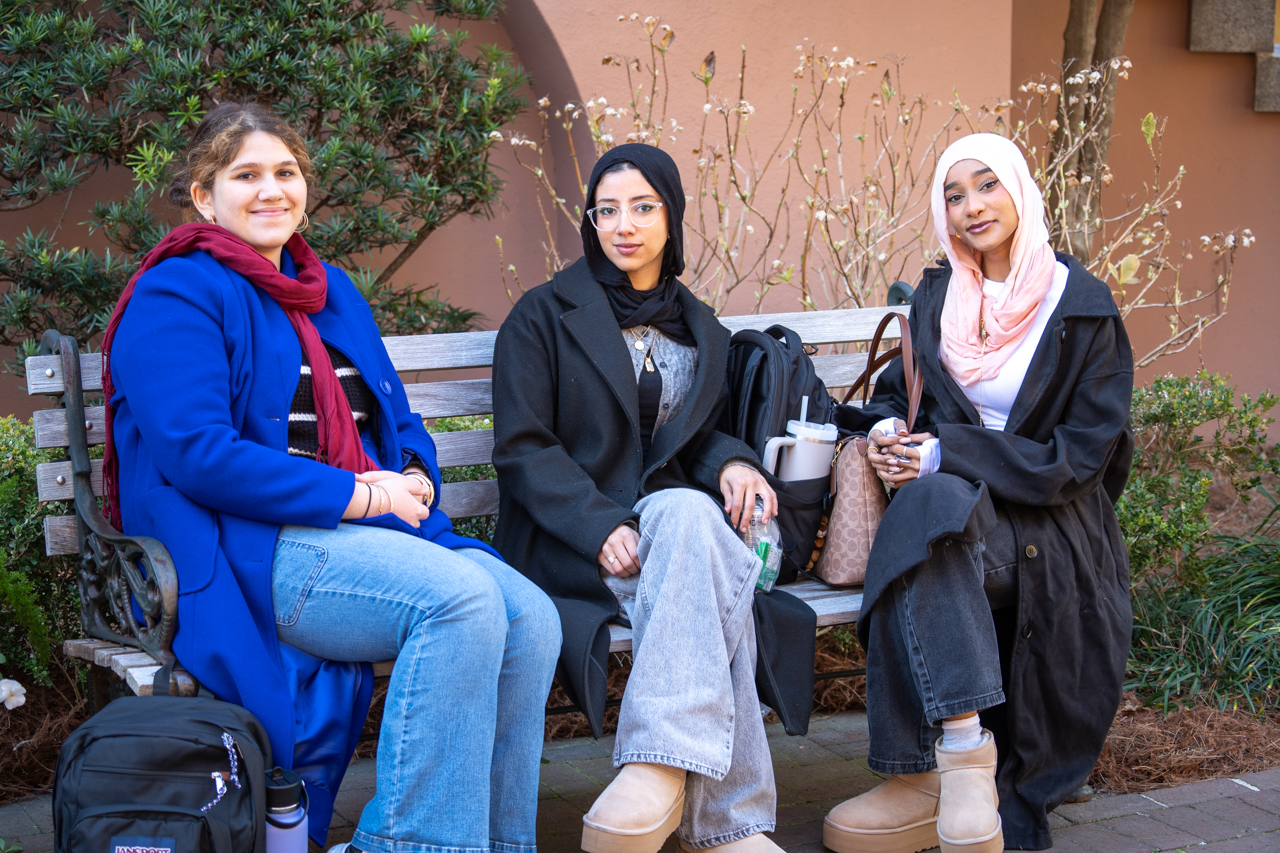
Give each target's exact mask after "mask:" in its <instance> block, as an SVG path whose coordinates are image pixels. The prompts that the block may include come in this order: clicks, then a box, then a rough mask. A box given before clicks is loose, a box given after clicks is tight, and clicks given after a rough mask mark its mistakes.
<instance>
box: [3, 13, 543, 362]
mask: <svg viewBox="0 0 1280 853" xmlns="http://www.w3.org/2000/svg"><path fill="white" fill-rule="evenodd" d="M499 6H500V3H499V2H498V0H438V2H435V3H410V2H408V0H355V2H340V0H317V2H301V0H283V2H279V3H259V2H255V0H202V2H199V3H191V2H188V0H102V2H100V3H96V4H84V3H82V2H79V0H41V1H40V2H32V0H0V116H3V119H4V120H3V121H0V213H3V212H15V211H20V210H24V209H27V208H31V207H34V206H35V205H40V204H43V205H45V206H46V207H48V206H56V207H58V208H66V209H67V210H70V211H71V214H70V215H71V217H72V221H71V222H60V223H59V228H60V229H62V230H60V231H59V230H58V229H54V232H56V234H57V236H56V237H55V236H54V232H43V231H42V232H39V233H32V232H28V233H26V234H25V235H23V236H21V237H20V238H18V239H16V240H12V241H8V242H0V287H3V288H4V290H5V293H4V298H3V300H0V343H3V344H8V345H12V346H17V347H19V348H20V350H21V351H22V352H21V353H20V354H31V351H32V350H33V348H34V346H35V342H36V341H37V340H38V339H39V337H40V335H41V334H42V333H43V332H44V330H45V329H47V328H57V329H59V330H60V331H61V332H63V333H64V334H70V335H74V336H76V337H77V338H78V339H79V340H80V341H82V342H87V341H89V340H90V339H91V338H92V337H93V336H94V335H95V334H96V333H98V332H100V331H101V330H102V329H103V327H104V325H105V322H106V319H107V317H108V316H109V313H110V309H111V307H112V306H113V305H114V303H115V301H116V298H117V296H118V295H119V293H120V290H121V289H122V288H123V286H124V283H125V282H126V281H127V280H128V278H129V276H130V275H131V274H132V273H133V271H134V269H136V266H137V264H138V263H139V262H140V260H141V257H142V255H143V254H144V253H145V252H146V251H147V250H148V249H149V248H150V247H151V246H153V245H155V243H156V242H158V241H159V239H160V238H161V237H162V236H163V234H164V233H165V231H166V230H167V229H168V227H169V225H170V224H171V223H170V222H169V221H166V220H165V219H164V218H162V216H158V215H157V211H159V212H161V213H163V212H164V211H165V210H166V207H165V206H164V205H161V204H157V203H156V202H157V199H158V197H159V196H160V195H162V194H163V191H164V190H165V189H166V188H167V181H168V178H169V175H170V174H171V166H172V164H173V163H174V162H175V159H176V158H177V157H178V156H179V154H180V152H181V151H182V149H183V147H184V145H185V140H186V137H187V134H188V133H189V132H190V130H191V129H192V128H193V127H194V125H195V124H196V123H197V122H198V121H199V120H200V118H201V116H203V115H204V113H205V112H207V111H208V109H209V108H210V107H211V106H212V105H214V104H216V103H220V102H224V101H228V100H241V101H243V100H260V101H263V102H266V103H269V104H271V105H273V106H274V107H275V108H276V109H278V110H280V111H281V112H282V113H283V114H284V115H285V116H286V117H287V118H288V120H289V121H290V122H292V123H293V124H294V125H295V126H297V127H298V128H300V130H301V132H302V134H303V136H304V137H305V138H306V140H307V142H308V144H309V146H310V149H311V152H312V155H313V157H314V160H315V182H314V189H313V191H312V194H311V197H310V198H309V199H308V205H307V211H308V214H309V215H310V218H311V228H310V230H309V231H308V233H307V237H308V240H309V241H310V242H311V244H312V245H313V246H314V247H315V249H316V251H317V252H318V253H319V255H320V256H321V257H322V258H325V259H326V260H328V261H331V262H333V263H336V264H338V265H340V266H342V267H344V268H346V269H347V270H348V271H349V272H351V273H352V274H353V276H354V277H355V279H356V280H357V283H358V284H359V285H360V286H361V287H362V289H363V290H364V291H365V295H366V296H367V298H368V299H369V301H370V302H371V304H372V305H373V307H374V311H375V313H376V314H377V316H378V320H379V323H380V325H381V326H382V328H383V330H384V331H385V332H386V333H388V334H404V333H411V332H412V333H420V332H429V331H459V330H463V329H466V328H470V327H471V325H472V324H473V322H474V320H475V319H476V314H475V313H474V312H470V311H466V310H464V309H460V308H457V307H455V306H451V305H449V304H448V303H447V302H445V301H443V300H441V299H440V298H439V297H438V295H437V293H436V292H435V291H433V290H431V289H429V288H428V289H427V290H425V291H424V290H421V289H415V287H413V286H412V285H406V284H405V283H403V282H401V283H400V284H398V285H393V284H392V278H393V276H394V275H395V273H396V272H397V271H398V270H399V269H400V267H401V266H402V265H403V264H404V262H405V261H406V260H407V259H408V258H409V257H410V256H411V255H412V254H413V253H414V252H415V251H417V249H418V248H419V247H421V246H422V244H423V243H424V241H425V240H426V239H427V238H428V237H429V236H430V235H431V234H432V233H433V232H434V231H435V230H436V229H438V228H439V227H441V226H442V225H444V224H445V223H447V222H449V221H450V220H452V219H453V218H455V217H457V216H460V215H467V214H476V213H483V212H486V211H488V210H489V208H490V206H491V205H492V204H493V202H494V201H495V200H496V199H497V197H498V193H499V190H500V187H501V182H500V181H499V180H498V176H497V174H496V172H495V170H494V168H493V166H492V165H491V164H490V161H489V150H490V148H491V147H492V146H493V145H494V144H495V137H497V136H499V135H500V134H499V133H498V131H499V129H500V128H502V127H503V125H505V124H506V123H507V122H509V121H510V120H511V119H512V118H513V117H514V116H515V115H516V114H517V112H518V111H519V110H520V109H521V108H522V107H523V105H524V101H523V99H522V98H521V97H520V96H519V94H518V91H519V89H520V88H521V87H522V86H523V85H524V84H525V83H526V82H527V79H526V75H525V74H524V72H523V71H522V70H521V69H520V68H519V67H518V66H516V65H514V64H513V63H512V62H511V61H510V58H509V56H508V55H507V54H505V53H504V52H503V51H501V50H498V49H497V48H495V47H492V46H487V45H475V44H472V43H471V42H469V40H468V35H467V33H466V32H465V31H463V30H454V31H450V29H449V28H447V27H442V26H440V25H439V24H437V23H436V18H437V17H452V18H455V19H464V20H466V19H471V20H482V19H488V18H492V17H493V16H494V15H495V14H496V12H497V10H498V8H499ZM110 166H116V167H124V168H128V169H131V170H132V171H133V174H134V177H135V186H134V189H133V191H132V192H131V193H129V194H127V195H125V196H124V197H120V198H106V199H101V200H99V201H98V203H97V204H95V205H94V206H93V208H92V211H91V213H90V216H89V222H88V227H89V230H90V231H96V232H99V233H101V234H102V235H105V237H106V238H107V241H108V242H109V243H110V246H111V248H110V249H109V250H108V251H106V252H103V253H101V254H99V253H96V252H92V251H87V250H84V249H82V248H79V247H78V246H77V245H76V243H77V242H79V238H80V237H82V236H83V232H80V233H77V230H78V229H77V228H76V227H75V224H74V219H75V218H76V217H78V216H80V215H82V214H80V211H82V210H83V205H84V203H85V199H83V198H78V199H75V200H74V201H73V200H72V199H71V198H70V193H71V191H72V190H74V189H75V188H76V187H77V186H80V185H81V184H83V183H84V181H85V180H86V179H87V178H88V177H89V176H90V175H91V174H93V173H94V172H95V171H96V170H98V169H99V168H106V167H110ZM66 217H67V213H66V212H65V211H64V212H63V218H64V219H65V218H66ZM63 246H66V247H67V248H63ZM370 258H376V259H379V261H380V262H381V264H384V265H379V266H368V264H370V263H371V261H370V260H369V259H370ZM19 363H20V362H11V365H17V364H19Z"/></svg>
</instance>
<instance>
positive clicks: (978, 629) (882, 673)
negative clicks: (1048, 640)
mask: <svg viewBox="0 0 1280 853" xmlns="http://www.w3.org/2000/svg"><path fill="white" fill-rule="evenodd" d="M996 518H997V523H996V525H995V527H994V528H992V529H991V530H990V531H988V532H987V534H986V536H985V537H983V538H979V539H975V540H971V541H965V540H963V539H961V538H959V537H953V538H950V539H944V540H940V541H938V542H935V543H934V544H933V547H932V548H931V549H930V554H929V558H928V559H927V560H925V561H924V562H923V563H920V564H919V565H917V566H915V567H914V568H912V569H911V570H910V571H908V572H907V573H905V574H904V575H903V576H902V577H900V578H898V579H897V580H895V581H894V582H893V583H892V584H890V585H889V587H888V588H887V589H885V591H884V592H883V593H881V595H880V598H879V599H878V600H877V601H876V605H875V607H874V608H873V609H872V611H871V614H870V616H869V619H870V623H869V632H868V638H867V722H868V727H869V729H870V734H871V745H870V750H869V754H868V756H867V764H868V766H870V768H871V769H872V770H875V771H876V772H878V773H923V772H925V771H926V770H932V769H933V768H934V767H936V766H937V763H936V762H935V760H934V755H933V745H934V744H935V743H936V742H937V740H938V738H940V737H942V727H941V722H942V720H945V719H946V718H948V717H954V716H956V715H959V714H966V713H968V712H970V711H981V710H984V709H986V708H990V707H992V706H994V705H999V704H1000V703H1002V702H1004V700H1005V697H1004V689H1003V682H1002V678H1001V672H1000V649H999V646H998V644H997V642H996V629H995V622H994V620H993V619H992V615H991V613H992V611H993V610H996V609H999V608H1001V607H1006V606H1009V605H1012V604H1014V603H1016V601H1017V566H1018V560H1017V554H1016V552H1015V547H1016V545H1015V540H1014V535H1013V527H1012V525H1011V523H1010V522H1009V519H1008V517H1007V516H1006V515H1005V514H1004V513H1003V512H1001V511H999V510H997V511H996Z"/></svg>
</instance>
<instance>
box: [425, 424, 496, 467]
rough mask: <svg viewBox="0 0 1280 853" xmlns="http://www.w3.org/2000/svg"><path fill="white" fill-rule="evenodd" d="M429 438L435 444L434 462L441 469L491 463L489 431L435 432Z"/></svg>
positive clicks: (491, 433) (491, 441)
mask: <svg viewBox="0 0 1280 853" xmlns="http://www.w3.org/2000/svg"><path fill="white" fill-rule="evenodd" d="M431 438H432V440H434V441H435V443H436V462H437V463H438V464H439V465H440V467H441V468H460V467H462V466H463V465H488V464H489V463H490V462H491V461H493V430H491V429H472V430H462V431H459V432H437V433H434V434H433V435H432V436H431Z"/></svg>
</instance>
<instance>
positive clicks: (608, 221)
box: [587, 201, 664, 231]
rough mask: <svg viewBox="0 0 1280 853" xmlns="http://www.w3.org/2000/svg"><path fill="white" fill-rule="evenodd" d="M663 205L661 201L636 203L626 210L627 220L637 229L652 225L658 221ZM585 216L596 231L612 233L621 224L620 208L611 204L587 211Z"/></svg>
mask: <svg viewBox="0 0 1280 853" xmlns="http://www.w3.org/2000/svg"><path fill="white" fill-rule="evenodd" d="M663 204H664V202H661V201H638V202H636V203H635V204H633V205H631V207H629V208H628V209H627V218H628V219H630V220H631V224H632V225H634V226H636V227H637V228H644V227H645V226H646V225H652V224H653V223H655V222H657V221H658V210H659V209H661V208H662V206H663ZM587 216H588V217H590V218H591V224H592V225H594V226H595V227H596V230H597V231H613V230H614V229H615V228H617V227H618V226H619V225H621V224H622V208H620V207H618V206H616V205H612V204H602V205H600V206H599V207H593V208H591V209H590V210H588V211H587Z"/></svg>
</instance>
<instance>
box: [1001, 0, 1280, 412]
mask: <svg viewBox="0 0 1280 853" xmlns="http://www.w3.org/2000/svg"><path fill="white" fill-rule="evenodd" d="M1067 8H1068V2H1067V0H1014V4H1013V69H1012V70H1013V76H1012V78H1011V81H1010V82H1011V88H1012V89H1013V90H1014V91H1015V92H1016V90H1017V87H1018V85H1020V84H1021V83H1022V81H1024V80H1026V79H1029V78H1031V77H1033V76H1037V77H1038V75H1039V74H1040V73H1041V72H1042V71H1048V70H1050V69H1051V68H1052V61H1054V60H1058V61H1060V60H1061V58H1062V44H1063V43H1062V32H1063V29H1064V28H1065V26H1066V19H1067ZM1188 35H1189V29H1188V5H1187V0H1138V2H1137V3H1136V5H1135V7H1134V13H1133V18H1132V20H1131V22H1130V25H1129V31H1128V35H1127V38H1126V40H1125V52H1126V53H1127V54H1128V55H1129V57H1130V58H1131V60H1132V62H1133V63H1134V68H1133V70H1132V76H1131V78H1130V79H1129V80H1128V81H1121V82H1120V88H1119V95H1118V98H1117V104H1116V116H1115V126H1114V132H1113V137H1112V145H1111V152H1112V153H1111V156H1110V160H1111V163H1112V165H1113V167H1114V171H1115V173H1116V184H1115V186H1114V189H1115V190H1118V191H1120V192H1124V193H1133V192H1140V191H1141V189H1142V181H1143V180H1144V179H1148V180H1149V178H1150V176H1151V174H1152V173H1151V167H1150V155H1149V154H1148V152H1147V147H1146V144H1145V142H1144V141H1143V138H1142V133H1141V130H1140V125H1141V121H1142V117H1143V116H1145V115H1146V114H1147V113H1148V112H1154V113H1155V115H1156V116H1165V117H1167V118H1168V125H1167V131H1166V134H1165V145H1164V162H1165V165H1166V166H1167V167H1169V168H1170V170H1175V169H1176V168H1177V167H1178V166H1179V165H1184V166H1186V168H1187V176H1186V179H1185V181H1184V182H1183V185H1182V192H1181V195H1180V198H1181V199H1182V204H1183V206H1182V208H1181V209H1180V210H1177V211H1175V212H1174V214H1173V216H1171V218H1170V221H1169V225H1170V229H1171V230H1172V231H1173V232H1174V233H1175V235H1176V236H1178V237H1179V238H1180V239H1182V238H1185V239H1188V240H1190V241H1192V242H1193V243H1196V244H1198V243H1199V238H1200V236H1201V235H1204V234H1212V233H1214V232H1215V231H1218V230H1226V229H1232V228H1235V229H1243V228H1250V229H1252V230H1253V233H1254V234H1255V235H1256V236H1257V238H1258V242H1257V243H1256V244H1255V245H1254V246H1253V247H1251V248H1250V249H1247V250H1243V251H1241V252H1240V253H1239V255H1238V256H1237V258H1238V260H1237V264H1236V270H1235V278H1234V282H1235V283H1234V286H1233V288H1232V292H1231V298H1230V302H1229V305H1228V308H1229V313H1228V316H1227V317H1226V318H1225V319H1223V320H1222V321H1221V322H1219V323H1218V324H1217V325H1215V326H1214V327H1213V328H1211V329H1209V330H1208V331H1207V332H1206V334H1205V339H1204V342H1203V347H1193V348H1192V349H1191V350H1188V351H1187V352H1184V353H1182V354H1179V355H1176V356H1169V357H1167V358H1163V359H1161V360H1159V361H1158V362H1157V363H1156V364H1155V365H1153V367H1152V368H1151V369H1149V370H1148V371H1146V372H1145V373H1144V374H1142V375H1140V376H1139V380H1140V381H1141V380H1142V379H1144V378H1147V377H1149V376H1151V375H1152V374H1153V373H1154V372H1159V373H1188V372H1192V371H1195V370H1197V369H1198V368H1199V367H1200V364H1201V358H1202V357H1203V364H1204V366H1205V367H1206V368H1208V369H1209V370H1211V371H1216V372H1220V373H1227V374H1231V375H1232V376H1233V377H1234V381H1235V382H1236V383H1238V385H1239V386H1240V389H1241V390H1242V391H1244V392H1247V393H1257V392H1258V391H1262V390H1264V389H1268V388H1269V389H1272V390H1280V333H1277V331H1276V328H1277V325H1278V324H1280V288H1277V280H1276V279H1277V274H1276V272H1275V269H1276V267H1275V260H1274V259H1275V256H1276V252H1277V250H1278V249H1280V217H1277V216H1276V213H1275V207H1274V203H1275V199H1276V198H1277V197H1280V113H1258V112H1254V110H1253V95H1254V90H1253V86H1254V58H1253V55H1252V54H1210V53H1192V52H1191V51H1190V50H1188V47H1187V45H1188ZM1114 201H1116V199H1115V198H1114V197H1113V198H1112V199H1110V200H1109V203H1111V202H1114ZM1193 252H1194V254H1195V260H1194V261H1191V262H1189V263H1188V265H1187V267H1186V270H1185V273H1184V276H1183V279H1182V287H1183V289H1184V290H1186V291H1188V292H1194V291H1195V290H1197V289H1207V287H1206V282H1210V281H1212V280H1213V279H1212V277H1213V276H1216V274H1217V269H1216V267H1215V265H1214V264H1213V263H1212V262H1211V261H1210V260H1209V257H1210V256H1206V255H1203V254H1201V253H1200V252H1199V251H1198V250H1193ZM1155 313H1156V312H1148V315H1147V316H1143V317H1140V318H1138V319H1136V320H1131V322H1130V323H1129V333H1130V335H1131V337H1132V338H1133V339H1134V344H1135V349H1137V350H1139V351H1140V352H1145V351H1146V348H1149V347H1150V346H1153V345H1155V344H1156V343H1158V342H1159V341H1160V340H1162V339H1163V337H1162V336H1161V335H1162V333H1163V332H1166V330H1167V328H1168V327H1167V326H1166V325H1164V323H1163V318H1161V317H1156V316H1152V315H1154V314H1155ZM1144 347H1145V348H1144Z"/></svg>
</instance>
